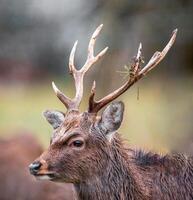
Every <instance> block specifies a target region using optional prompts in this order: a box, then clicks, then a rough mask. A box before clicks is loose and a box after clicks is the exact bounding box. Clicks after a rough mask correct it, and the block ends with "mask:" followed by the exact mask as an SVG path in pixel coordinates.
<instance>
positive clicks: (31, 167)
mask: <svg viewBox="0 0 193 200" xmlns="http://www.w3.org/2000/svg"><path fill="white" fill-rule="evenodd" d="M41 166H42V164H41V162H39V161H37V162H34V163H32V164H30V165H29V171H30V173H31V174H33V175H36V174H37V172H38V171H39V170H40V167H41Z"/></svg>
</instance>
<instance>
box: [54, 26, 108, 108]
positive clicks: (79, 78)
mask: <svg viewBox="0 0 193 200" xmlns="http://www.w3.org/2000/svg"><path fill="white" fill-rule="evenodd" d="M102 27H103V24H101V25H100V26H99V27H98V28H97V29H96V30H95V32H94V33H93V35H92V37H91V39H90V42H89V45H88V56H87V60H86V62H85V64H84V66H83V67H82V68H81V69H80V70H77V69H76V67H75V65H74V56H75V52H76V47H77V44H78V41H76V42H75V43H74V46H73V48H72V50H71V53H70V57H69V71H70V74H71V75H72V76H73V78H74V81H75V88H76V95H75V97H74V99H70V98H68V97H67V96H66V95H64V94H63V93H62V92H61V91H60V90H59V89H58V88H57V87H56V85H55V83H54V82H52V87H53V89H54V92H55V93H56V96H57V97H58V98H59V99H60V101H61V102H62V103H63V104H64V105H65V106H66V108H67V109H68V110H76V109H78V107H79V105H80V103H81V100H82V96H83V79H84V75H85V73H86V72H87V71H88V70H89V68H90V67H91V66H92V65H94V64H95V63H96V62H97V61H98V60H99V59H100V58H101V57H102V56H103V55H104V54H105V53H106V51H107V50H108V47H106V48H105V49H103V50H102V51H101V52H100V53H98V54H97V55H96V56H94V46H95V42H96V39H97V37H98V35H99V33H100V31H101V29H102Z"/></svg>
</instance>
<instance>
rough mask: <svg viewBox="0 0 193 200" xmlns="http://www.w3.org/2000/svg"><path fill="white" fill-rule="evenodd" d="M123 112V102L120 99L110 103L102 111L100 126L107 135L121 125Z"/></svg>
mask: <svg viewBox="0 0 193 200" xmlns="http://www.w3.org/2000/svg"><path fill="white" fill-rule="evenodd" d="M123 112H124V104H123V102H121V101H120V102H114V103H112V104H110V105H109V106H108V107H107V108H106V109H105V110H104V111H103V113H102V116H101V120H100V121H99V127H101V128H102V130H104V131H105V133H106V134H107V135H109V134H110V135H112V133H114V132H115V131H116V130H117V129H118V128H119V127H120V125H121V122H122V120H123Z"/></svg>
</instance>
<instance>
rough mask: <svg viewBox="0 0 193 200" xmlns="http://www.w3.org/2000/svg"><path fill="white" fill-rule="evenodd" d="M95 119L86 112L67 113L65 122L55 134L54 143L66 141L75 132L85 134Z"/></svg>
mask: <svg viewBox="0 0 193 200" xmlns="http://www.w3.org/2000/svg"><path fill="white" fill-rule="evenodd" d="M94 121H95V120H93V118H90V117H89V116H87V115H86V114H85V113H76V114H70V115H66V117H65V120H64V122H63V123H62V124H61V126H60V127H59V128H58V129H56V130H55V132H54V134H53V137H52V141H53V143H55V142H61V141H62V142H64V141H65V140H67V139H68V138H69V137H71V136H72V135H74V134H75V133H78V134H80V135H85V133H88V132H89V129H90V126H91V124H92V123H94Z"/></svg>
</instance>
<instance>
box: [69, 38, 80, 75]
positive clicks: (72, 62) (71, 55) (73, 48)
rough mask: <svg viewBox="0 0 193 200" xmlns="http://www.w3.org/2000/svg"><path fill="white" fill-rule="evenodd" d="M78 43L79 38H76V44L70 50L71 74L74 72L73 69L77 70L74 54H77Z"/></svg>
mask: <svg viewBox="0 0 193 200" xmlns="http://www.w3.org/2000/svg"><path fill="white" fill-rule="evenodd" d="M77 44H78V40H76V42H75V43H74V45H73V47H72V50H71V52H70V57H69V70H70V74H72V73H73V71H76V68H75V66H74V55H75V52H76V47H77Z"/></svg>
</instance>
